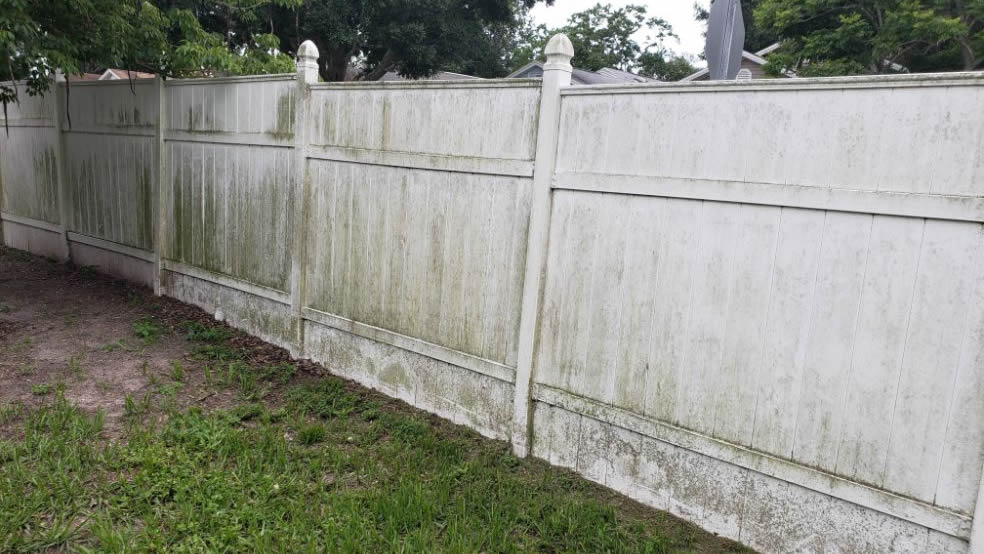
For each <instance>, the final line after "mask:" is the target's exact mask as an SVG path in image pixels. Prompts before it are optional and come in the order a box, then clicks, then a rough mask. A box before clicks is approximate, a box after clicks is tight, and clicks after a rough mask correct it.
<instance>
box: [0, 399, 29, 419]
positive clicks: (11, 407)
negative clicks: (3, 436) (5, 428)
mask: <svg viewBox="0 0 984 554" xmlns="http://www.w3.org/2000/svg"><path fill="white" fill-rule="evenodd" d="M24 411H25V410H24V405H23V404H21V403H20V402H11V403H9V404H0V425H5V424H7V423H11V422H13V421H17V420H19V419H20V418H21V417H22V416H23V415H24Z"/></svg>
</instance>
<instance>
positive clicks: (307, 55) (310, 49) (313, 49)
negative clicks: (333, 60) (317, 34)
mask: <svg viewBox="0 0 984 554" xmlns="http://www.w3.org/2000/svg"><path fill="white" fill-rule="evenodd" d="M319 55H320V54H319V53H318V47H317V46H315V45H314V43H313V42H311V41H310V40H305V41H304V42H302V43H301V45H300V46H298V47H297V59H298V61H314V62H316V61H318V56H319Z"/></svg>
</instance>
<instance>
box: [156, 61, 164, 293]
mask: <svg viewBox="0 0 984 554" xmlns="http://www.w3.org/2000/svg"><path fill="white" fill-rule="evenodd" d="M154 88H155V90H156V91H157V127H156V128H155V129H154V137H155V143H154V162H155V166H154V169H155V171H154V195H155V196H156V198H157V213H156V214H155V216H156V217H155V218H154V294H155V295H157V296H161V295H162V294H164V290H163V289H162V287H161V271H162V269H161V265H162V264H161V259H162V258H163V257H164V241H165V237H166V236H167V206H166V197H165V194H164V187H165V186H167V185H166V183H167V181H166V179H167V166H166V165H165V157H166V151H165V148H164V131H165V129H166V128H167V126H166V124H165V121H167V102H166V97H165V93H164V78H163V77H161V76H160V75H155V76H154Z"/></svg>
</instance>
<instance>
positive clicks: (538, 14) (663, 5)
mask: <svg viewBox="0 0 984 554" xmlns="http://www.w3.org/2000/svg"><path fill="white" fill-rule="evenodd" d="M694 1H695V0H650V1H645V0H637V1H634V2H633V1H631V0H628V1H626V0H610V1H608V2H606V1H605V0H555V1H554V5H553V6H547V5H545V4H543V3H537V5H536V7H534V8H533V12H532V13H533V19H534V20H535V21H536V22H537V23H543V24H544V25H546V26H547V27H560V26H561V25H563V24H565V23H567V18H568V17H570V16H571V14H574V13H577V12H580V11H584V10H586V9H588V8H590V7H592V6H594V5H595V4H597V3H599V2H600V3H602V4H606V3H608V4H611V5H612V6H614V7H621V6H624V5H626V4H641V5H644V6H646V9H647V11H648V13H649V15H650V16H656V17H662V18H663V19H665V20H666V21H668V22H669V23H670V25H672V26H673V31H674V32H675V33H676V34H677V35H679V37H680V42H676V41H673V40H670V41H668V42H667V44H666V46H667V47H668V48H669V49H670V50H673V51H674V52H678V53H683V54H688V55H690V56H693V57H696V56H697V54H699V53H700V52H702V51H703V50H704V37H703V36H701V33H703V32H704V25H703V24H700V23H698V22H697V20H695V19H694ZM697 1H698V2H699V3H700V4H702V5H704V6H705V7H706V6H707V5H708V4H710V0H697ZM637 40H639V41H640V42H642V40H643V37H637Z"/></svg>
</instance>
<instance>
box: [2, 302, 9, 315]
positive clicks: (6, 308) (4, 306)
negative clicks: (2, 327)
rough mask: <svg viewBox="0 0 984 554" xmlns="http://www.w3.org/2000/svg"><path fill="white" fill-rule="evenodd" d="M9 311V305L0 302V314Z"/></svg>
mask: <svg viewBox="0 0 984 554" xmlns="http://www.w3.org/2000/svg"><path fill="white" fill-rule="evenodd" d="M9 312H10V306H8V305H6V304H0V314H6V313H9Z"/></svg>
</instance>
